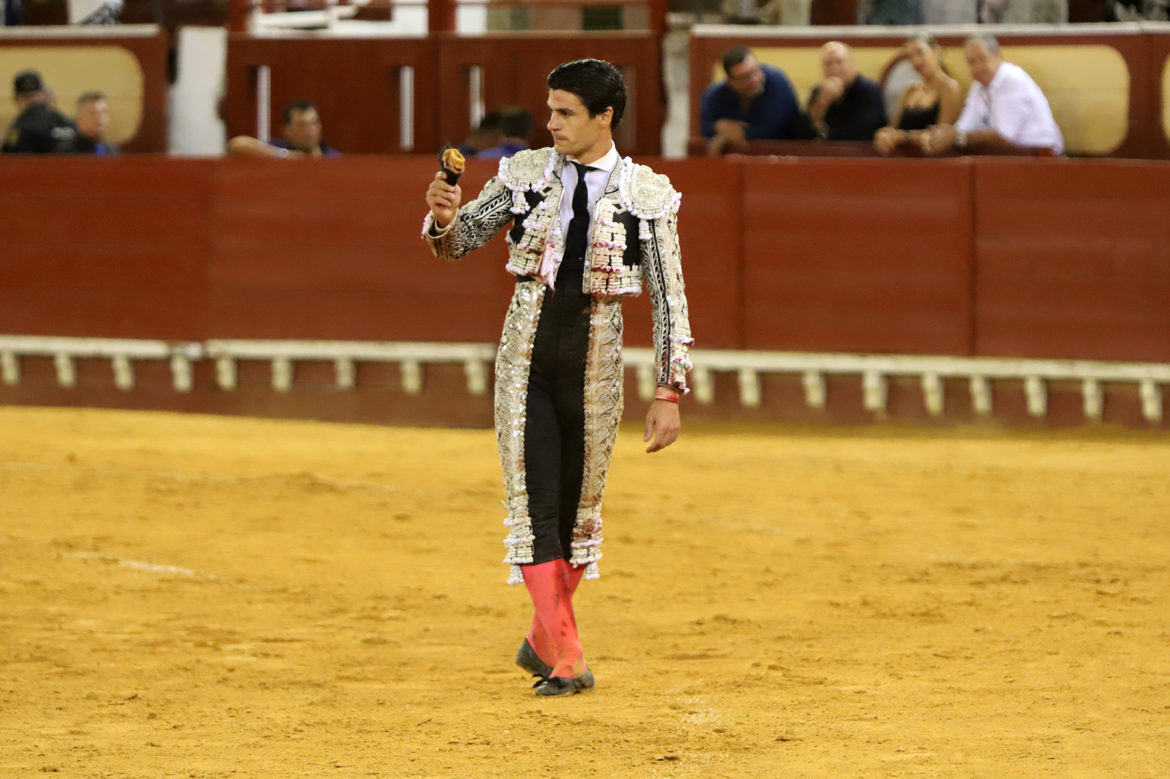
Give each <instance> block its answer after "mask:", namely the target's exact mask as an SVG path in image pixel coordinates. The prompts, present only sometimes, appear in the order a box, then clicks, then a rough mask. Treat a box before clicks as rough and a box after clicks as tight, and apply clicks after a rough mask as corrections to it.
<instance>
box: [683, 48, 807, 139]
mask: <svg viewBox="0 0 1170 779" xmlns="http://www.w3.org/2000/svg"><path fill="white" fill-rule="evenodd" d="M723 72H724V73H726V74H727V80H726V81H721V82H719V83H718V84H712V85H711V86H709V87H707V89H706V91H705V92H703V100H702V103H701V105H700V123H699V129H700V131H701V132H702V133H703V137H705V138H709V139H710V142H709V143H708V144H707V151H708V153H709V154H711V155H714V156H718V155H720V154H724V153H726V152H730V151H746V150H747V146H748V141H753V140H763V139H790V138H797V137H799V136H800V135H801V129H802V127H803V124H802V122H801V115H800V106H799V105H798V104H797V102H796V91H795V90H794V89H793V88H792V82H790V81H789V80H788V76H786V75H784V71H782V70H780V69H779V68H773V67H771V66H770V65H761V64H760V63H758V62H756V58H755V56H754V55H753V54H752V52H751V49H748V48H747V47H746V46H736V47H734V48H732V49H730V50H728V52H727V53H726V54H724V55H723Z"/></svg>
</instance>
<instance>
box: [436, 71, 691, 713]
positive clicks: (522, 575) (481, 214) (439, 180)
mask: <svg viewBox="0 0 1170 779" xmlns="http://www.w3.org/2000/svg"><path fill="white" fill-rule="evenodd" d="M548 88H549V92H548V107H549V112H550V117H549V121H548V130H549V132H550V133H551V134H552V138H553V142H554V143H553V146H552V147H551V148H547V147H546V148H541V149H531V150H524V151H521V152H518V153H516V154H515V155H513V156H512V157H509V158H505V159H503V160H501V161H500V164H499V170H498V172H497V175H496V176H494V177H493V178H492V179H490V180H489V181H488V182H487V184H485V185H484V187H483V189H482V191H481V192H480V193H479V196H478V197H476V198H475V199H474V200H472V201H471V202H470V203H467V204H466V205H463V206H461V205H460V204H461V200H462V192H461V190H460V187H459V186H458V183H454V184H452V183H448V179H447V174H446V172H444V171H439V172H438V173H436V174H435V178H434V180H433V181H432V182H431V184H430V187H429V188H428V190H427V197H426V200H427V205H428V206H429V207H430V213H429V214H428V215H427V217H426V220H425V222H424V225H423V236H424V238H425V239H426V241H427V242H428V243H429V244H430V247H431V250H432V251H433V252H434V254H435V256H437V257H439V258H441V259H446V260H457V259H459V258H461V257H463V256H464V255H466V254H467V253H468V252H469V251H471V250H472V249H475V248H478V247H480V246H482V245H484V244H485V243H487V241H488V240H489V239H491V238H492V237H493V236H494V235H495V234H496V233H498V232H499V231H501V230H505V229H506V230H507V242H508V264H507V266H506V267H507V270H508V271H509V272H511V273H512V274H514V275H515V277H516V286H515V292H514V294H513V296H512V300H511V304H510V305H509V307H508V313H507V316H506V318H505V320H504V329H503V335H502V336H501V338H500V345H499V350H498V352H497V356H496V366H495V427H496V438H497V442H498V445H499V453H500V462H501V465H502V466H503V472H504V483H505V493H506V496H507V507H508V516H507V518H506V519H505V525H506V526H507V528H508V531H507V536H506V538H505V541H504V543H505V546H506V549H507V554H506V557H505V560H504V562H505V563H507V564H508V565H510V566H511V576H510V577H509V582H510V583H520V582H523V583H524V585H525V586H526V588H527V589H528V592H529V595H530V597H531V599H532V603H533V606H534V611H535V614H534V616H533V620H532V625H531V628H530V630H529V633H528V635H527V637H526V638H525V639H524V641H523V643H522V644H521V645H520V650H519V652H518V653H517V656H516V663H517V664H518V665H519V666H520V667H521V668H523V669H525V670H527V671H529V672H531V673H532V674H533V675H535V676H537V677H539V679H538V681H537V682H536V685H535V690H536V694H537V695H541V696H555V695H567V694H572V693H576V692H581V691H583V690H588V689H592V688H593V687H594V676H593V671H592V669H591V668H590V667H589V665H588V664H587V663H586V661H585V654H584V651H583V649H582V646H581V641H580V637H579V634H578V631H577V625H576V618H575V616H574V613H573V606H572V598H573V595H574V594H575V592H576V590H577V585H578V584H579V583H580V581H581V579H582V578H583V577H584V578H596V577H597V575H598V570H597V561H598V560H599V559H600V558H601V530H602V519H601V503H602V496H603V493H604V491H605V481H606V474H607V471H608V469H609V462H610V456H611V454H612V453H613V446H614V440H615V438H616V436H617V429H618V423H619V422H620V420H621V415H622V384H623V370H622V327H623V324H622V298H624V297H626V296H629V295H637V294H639V293H640V292H641V291H642V288H643V287H645V288H646V290H647V291H648V293H649V295H650V299H651V303H652V308H653V320H654V348H655V354H656V363H657V367H656V372H657V383H658V388H657V390H656V393H655V399H654V401H653V402H652V404H651V406H650V409H649V411H648V412H647V415H646V429H645V436H644V440H645V441H650V444H649V446H648V447H647V451H648V452H656V451H659V450H661V449H663V448H665V447H666V446H669V445H670V444H671V443H672V442H673V441H674V440H675V439H676V438H677V436H678V431H679V411H678V409H679V406H678V401H679V398H680V397H681V396H682V395H684V394H686V392H687V387H686V372H687V371H688V370H689V369H690V367H691V364H690V362H689V360H688V354H689V349H690V345H691V343H692V339H691V329H690V322H689V320H688V316H687V300H686V294H685V292H684V288H683V277H682V266H681V262H680V252H679V242H678V232H677V221H676V219H677V217H676V215H677V212H678V207H679V200H680V195H679V193H677V192H676V191H675V190H674V188H673V187H672V186H671V184H670V180H669V179H668V178H667V177H666V176H663V175H661V174H657V173H655V172H654V171H652V170H651V169H650V168H648V167H646V166H644V165H638V164H635V163H634V162H633V161H632V160H631V159H629V158H628V157H627V158H625V159H622V158H621V157H620V156H619V155H618V152H617V148H616V146H615V144H614V141H613V131H614V130H615V128H616V127H617V126H618V124H619V122H620V121H621V118H622V113H623V111H624V110H625V103H626V89H625V84H624V83H623V81H622V76H621V73H620V72H619V71H618V70H617V68H615V67H614V66H613V65H612V64H610V63H608V62H604V61H602V60H595V59H587V60H577V61H574V62H569V63H566V64H563V65H560V66H558V67H557V68H555V69H554V70H553V71H552V73H550V74H549V77H548Z"/></svg>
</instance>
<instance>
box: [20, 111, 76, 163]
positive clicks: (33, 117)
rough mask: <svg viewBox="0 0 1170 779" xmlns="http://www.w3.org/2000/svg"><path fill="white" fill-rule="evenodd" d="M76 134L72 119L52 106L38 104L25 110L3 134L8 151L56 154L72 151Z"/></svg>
mask: <svg viewBox="0 0 1170 779" xmlns="http://www.w3.org/2000/svg"><path fill="white" fill-rule="evenodd" d="M76 137H77V125H75V124H74V123H73V120H72V119H70V118H69V117H67V116H65V115H64V114H62V113H61V112H60V111H58V110H57V109H55V108H53V107H52V106H47V105H45V104H43V103H36V104H34V105H31V106H29V107H28V108H26V109H24V112H23V113H21V115H20V116H18V117H16V120H15V121H13V123H12V125H11V126H10V127H9V128H8V132H6V133H5V134H4V147H3V149H2V151H4V152H5V153H8V154H56V153H60V152H69V151H71V150H72V147H73V142H74V139H76Z"/></svg>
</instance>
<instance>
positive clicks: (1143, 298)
mask: <svg viewBox="0 0 1170 779" xmlns="http://www.w3.org/2000/svg"><path fill="white" fill-rule="evenodd" d="M974 170H975V177H974V179H975V198H974V199H975V209H974V213H975V241H976V243H975V253H976V258H977V259H976V267H977V275H976V278H975V301H976V310H975V317H974V321H975V329H976V351H977V353H979V354H983V355H997V356H998V355H1006V356H1021V357H1022V356H1027V357H1079V358H1086V359H1105V360H1139V361H1151V362H1170V305H1168V303H1170V221H1168V220H1167V218H1166V215H1167V213H1168V211H1167V207H1168V206H1170V165H1164V164H1163V165H1149V164H1141V163H1134V162H1122V161H1100V162H1097V163H1094V164H1091V165H1090V164H1076V163H1071V162H1061V161H1059V160H1036V161H1035V162H1034V163H1033V164H1031V165H1029V166H1027V167H1026V168H1021V167H1020V166H1019V165H1018V164H1015V163H1012V162H1009V161H1007V160H992V159H980V160H978V161H976V162H975V164H974Z"/></svg>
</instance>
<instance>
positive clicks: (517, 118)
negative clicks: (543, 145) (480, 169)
mask: <svg viewBox="0 0 1170 779" xmlns="http://www.w3.org/2000/svg"><path fill="white" fill-rule="evenodd" d="M535 124H536V122H535V120H534V119H533V118H532V112H531V111H529V110H528V109H527V108H524V107H523V106H513V107H512V108H505V109H504V110H503V111H502V112H501V114H500V133H501V135H502V136H503V137H502V138H500V142H499V143H497V144H496V145H495V146H493V147H491V148H490V149H484V150H483V151H481V152H477V153H476V155H475V158H476V159H484V160H498V159H499V158H501V157H511V156H512V155H513V154H515V153H516V152H518V151H522V150H524V149H527V148H528V147H529V145H530V144H531V142H532V128H533V127H534V126H535Z"/></svg>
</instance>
